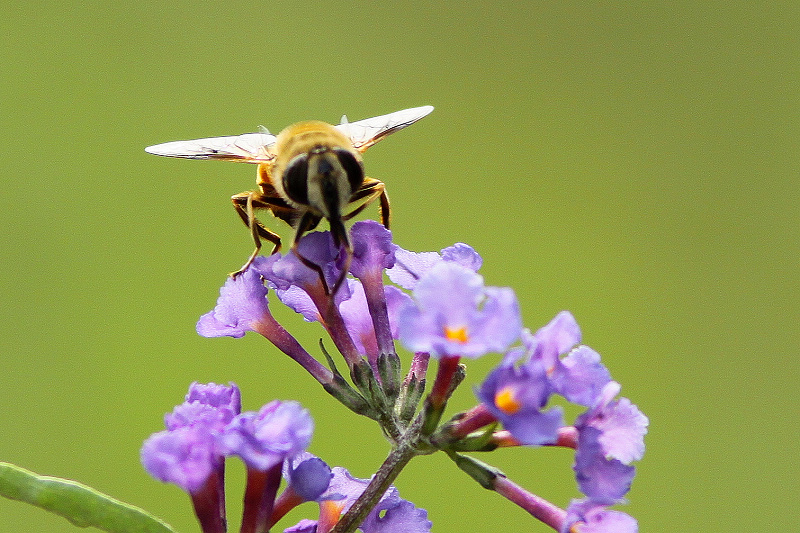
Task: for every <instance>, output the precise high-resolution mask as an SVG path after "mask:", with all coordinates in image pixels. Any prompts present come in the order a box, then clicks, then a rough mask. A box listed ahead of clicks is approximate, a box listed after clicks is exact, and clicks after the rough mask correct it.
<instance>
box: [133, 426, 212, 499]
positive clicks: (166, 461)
mask: <svg viewBox="0 0 800 533" xmlns="http://www.w3.org/2000/svg"><path fill="white" fill-rule="evenodd" d="M141 459H142V465H143V466H144V468H145V470H147V472H148V473H149V474H150V475H151V476H153V477H154V478H156V479H158V480H159V481H163V482H165V483H174V484H176V485H178V486H179V487H180V488H182V489H183V490H185V491H186V492H189V493H195V492H197V491H199V490H200V489H201V488H202V487H203V485H204V484H205V482H206V480H207V479H208V478H209V476H210V475H211V474H212V473H213V472H214V470H215V469H216V468H217V467H218V466H219V465H220V463H221V460H222V457H221V456H220V455H218V454H217V453H216V445H215V442H214V436H213V434H212V433H211V432H210V431H209V430H208V429H207V428H205V427H202V426H185V427H181V428H178V429H175V430H171V431H161V432H158V433H154V434H153V435H151V436H150V437H149V438H148V439H147V440H145V441H144V444H143V445H142V451H141Z"/></svg>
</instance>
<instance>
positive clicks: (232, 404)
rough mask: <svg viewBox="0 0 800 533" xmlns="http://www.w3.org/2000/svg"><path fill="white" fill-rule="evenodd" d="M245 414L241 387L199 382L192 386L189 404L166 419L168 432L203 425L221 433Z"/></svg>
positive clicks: (183, 404)
mask: <svg viewBox="0 0 800 533" xmlns="http://www.w3.org/2000/svg"><path fill="white" fill-rule="evenodd" d="M241 411H242V400H241V393H240V391H239V387H237V386H236V385H235V384H234V383H230V384H229V385H227V386H226V385H217V384H215V383H209V384H207V385H206V384H202V383H197V382H196V381H195V382H194V383H192V384H191V385H190V386H189V392H188V393H187V394H186V401H185V402H183V403H182V404H181V405H178V406H176V407H175V409H173V410H172V412H171V413H167V414H166V415H165V416H164V425H165V426H166V427H167V429H169V430H174V429H178V428H180V427H184V426H197V425H202V426H204V427H206V428H207V429H208V430H209V431H211V432H213V431H220V430H222V428H223V427H225V426H226V425H227V424H228V423H229V422H230V421H231V420H233V417H235V416H236V415H238V414H239V413H240V412H241Z"/></svg>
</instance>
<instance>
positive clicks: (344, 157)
mask: <svg viewBox="0 0 800 533" xmlns="http://www.w3.org/2000/svg"><path fill="white" fill-rule="evenodd" d="M333 151H334V152H335V153H336V157H338V158H339V163H341V164H342V168H343V169H344V171H345V173H346V174H347V181H348V182H350V190H351V191H352V192H353V193H354V192H356V191H357V190H359V189H360V188H361V186H362V185H363V184H364V167H362V166H361V161H359V160H358V159H356V156H354V155H353V154H352V152H350V151H349V150H345V149H344V148H334V149H333Z"/></svg>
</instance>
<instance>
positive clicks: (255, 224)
mask: <svg viewBox="0 0 800 533" xmlns="http://www.w3.org/2000/svg"><path fill="white" fill-rule="evenodd" d="M231 201H233V207H234V208H236V212H237V213H238V214H239V217H240V218H241V219H242V221H243V222H244V223H245V225H247V227H248V228H250V233H251V235H252V236H253V242H254V243H255V250H253V253H252V254H250V257H249V258H248V259H247V262H246V263H245V264H244V265H243V266H242V268H240V269H239V270H237V271H236V272H231V277H233V278H235V277H236V276H238V275H239V274H241V273H242V272H244V271H245V270H247V269H248V268H249V267H250V265H251V264H253V261H255V259H256V257H257V256H258V252H260V251H261V239H262V238H263V239H265V240H267V241H269V242H271V243H272V244H273V245H274V246H273V248H272V252H270V253H271V254H274V253H275V252H277V251H278V250H280V248H281V238H280V236H279V235H278V234H277V233H273V232H272V231H270V230H268V229H267V228H266V227H264V225H263V224H262V223H261V222H260V221H259V220H258V219H257V218H256V216H255V209H257V208H267V209H269V208H270V207H271V204H270V203H269V199H268V198H265V197H263V196H260V195H259V194H258V193H257V192H255V191H248V192H243V193H239V194H237V195H234V196H232V197H231Z"/></svg>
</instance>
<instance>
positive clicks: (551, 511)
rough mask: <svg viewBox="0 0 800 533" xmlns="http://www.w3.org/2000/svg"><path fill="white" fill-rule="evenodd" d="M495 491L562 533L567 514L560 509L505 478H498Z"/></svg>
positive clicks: (495, 482) (495, 481)
mask: <svg viewBox="0 0 800 533" xmlns="http://www.w3.org/2000/svg"><path fill="white" fill-rule="evenodd" d="M494 490H495V491H496V492H497V493H498V494H500V495H501V496H503V497H504V498H506V499H508V500H509V501H511V502H513V503H515V504H517V505H519V506H520V507H522V508H523V509H525V510H526V511H528V512H529V513H530V514H531V516H533V517H534V518H536V519H537V520H540V521H541V522H543V523H545V524H546V525H548V526H550V527H552V528H553V529H555V530H556V531H561V526H562V525H563V524H564V520H565V519H566V517H567V512H566V511H565V510H564V509H561V508H560V507H557V506H555V505H553V504H552V503H550V502H548V501H547V500H545V499H544V498H541V497H539V496H537V495H535V494H533V493H530V492H528V491H527V490H525V489H523V488H522V487H520V486H519V485H517V484H516V483H514V482H513V481H511V480H510V479H508V478H507V477H505V476H497V477H496V478H495V480H494Z"/></svg>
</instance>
